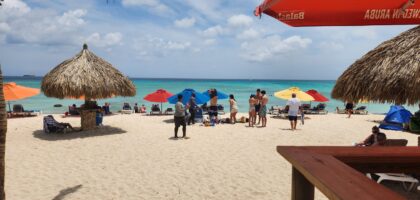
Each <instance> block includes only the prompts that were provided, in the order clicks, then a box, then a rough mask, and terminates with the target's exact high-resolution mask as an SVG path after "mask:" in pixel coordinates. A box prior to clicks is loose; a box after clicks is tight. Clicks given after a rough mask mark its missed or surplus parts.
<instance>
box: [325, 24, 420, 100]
mask: <svg viewBox="0 0 420 200" xmlns="http://www.w3.org/2000/svg"><path fill="white" fill-rule="evenodd" d="M332 97H333V98H335V99H340V100H343V101H353V102H357V101H358V100H360V99H368V100H369V101H372V102H380V103H395V104H410V105H412V104H415V103H417V102H419V101H420V26H417V27H415V28H412V29H410V30H408V31H405V32H403V33H401V34H400V35H399V36H397V37H395V38H393V39H391V40H388V41H385V42H384V43H382V44H380V45H379V46H378V47H376V48H375V49H373V50H371V51H369V52H368V53H367V54H366V55H364V56H363V57H362V58H360V59H359V60H357V61H356V62H355V63H353V64H352V65H351V66H350V67H349V68H348V69H347V70H346V71H345V72H344V73H343V74H342V75H341V76H340V77H339V78H338V80H337V82H336V85H335V87H334V89H333V91H332Z"/></svg>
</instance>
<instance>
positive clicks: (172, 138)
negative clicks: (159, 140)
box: [168, 136, 190, 140]
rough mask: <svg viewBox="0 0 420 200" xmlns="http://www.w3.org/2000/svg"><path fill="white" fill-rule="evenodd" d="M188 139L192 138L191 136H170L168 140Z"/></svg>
mask: <svg viewBox="0 0 420 200" xmlns="http://www.w3.org/2000/svg"><path fill="white" fill-rule="evenodd" d="M188 139H190V137H188V136H187V137H184V138H183V137H177V138H176V137H170V138H168V140H188Z"/></svg>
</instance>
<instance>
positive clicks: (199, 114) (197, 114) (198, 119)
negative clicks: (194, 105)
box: [194, 109, 204, 123]
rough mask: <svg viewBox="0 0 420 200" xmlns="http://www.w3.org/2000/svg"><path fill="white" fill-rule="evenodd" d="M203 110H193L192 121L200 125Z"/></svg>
mask: <svg viewBox="0 0 420 200" xmlns="http://www.w3.org/2000/svg"><path fill="white" fill-rule="evenodd" d="M203 120H204V119H203V110H202V109H196V110H195V117H194V121H195V122H198V123H201V122H203Z"/></svg>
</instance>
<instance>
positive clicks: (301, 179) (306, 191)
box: [292, 167, 314, 200]
mask: <svg viewBox="0 0 420 200" xmlns="http://www.w3.org/2000/svg"><path fill="white" fill-rule="evenodd" d="M313 199H314V186H313V185H312V183H311V182H309V181H308V180H307V179H306V178H305V176H303V175H302V174H301V173H300V172H299V170H297V169H296V168H294V167H293V169H292V200H313Z"/></svg>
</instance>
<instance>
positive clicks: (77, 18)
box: [57, 9, 87, 26]
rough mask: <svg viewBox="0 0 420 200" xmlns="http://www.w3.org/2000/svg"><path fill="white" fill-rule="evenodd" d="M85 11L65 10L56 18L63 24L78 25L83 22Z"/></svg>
mask: <svg viewBox="0 0 420 200" xmlns="http://www.w3.org/2000/svg"><path fill="white" fill-rule="evenodd" d="M86 13H87V11H86V10H82V9H77V10H70V11H68V12H65V13H64V14H63V15H62V16H59V17H58V18H57V21H58V23H59V24H61V25H64V26H80V25H83V24H85V21H84V20H83V18H82V17H83V16H85V15H86Z"/></svg>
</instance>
